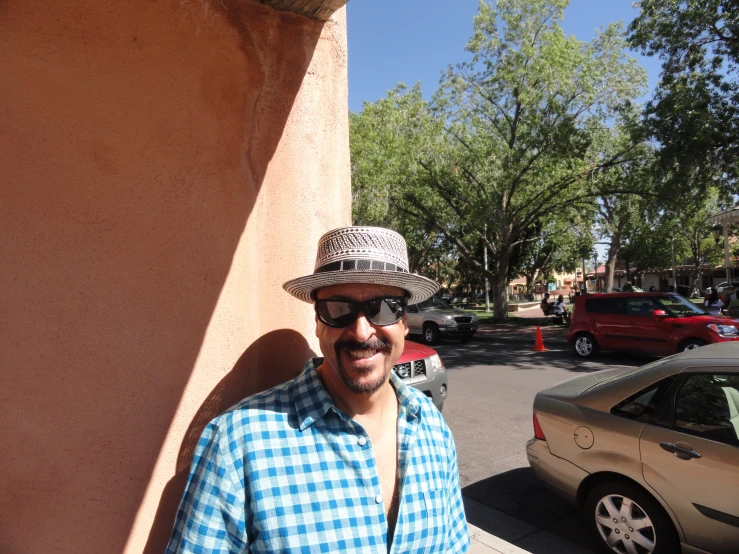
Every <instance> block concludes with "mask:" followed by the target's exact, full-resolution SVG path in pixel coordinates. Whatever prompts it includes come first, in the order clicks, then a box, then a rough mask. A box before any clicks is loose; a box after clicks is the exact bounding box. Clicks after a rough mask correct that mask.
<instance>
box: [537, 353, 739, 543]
mask: <svg viewBox="0 0 739 554" xmlns="http://www.w3.org/2000/svg"><path fill="white" fill-rule="evenodd" d="M738 414H739V343H723V344H715V345H711V346H707V347H706V348H701V349H698V350H691V351H689V352H684V353H682V354H678V355H676V356H671V357H669V358H663V359H661V360H659V361H657V362H654V363H651V364H649V365H646V366H644V367H642V368H639V369H636V370H627V371H626V372H624V371H623V370H605V371H599V372H596V373H590V374H587V375H584V376H581V377H576V378H574V379H570V380H568V381H565V382H564V383H560V384H559V385H556V386H554V387H552V388H549V389H547V390H544V391H541V392H540V393H538V394H537V395H536V398H535V400H534V418H533V420H534V421H533V423H534V438H533V439H531V440H530V441H529V442H528V443H527V445H526V453H527V456H528V460H529V464H530V465H531V468H532V469H533V471H534V473H535V474H536V475H537V476H538V477H540V478H541V479H542V480H543V481H544V482H545V483H546V484H547V485H548V486H549V487H550V488H551V489H552V490H554V491H555V492H556V493H558V494H559V495H561V496H562V497H564V498H566V499H567V500H569V501H570V502H572V503H573V504H575V505H577V506H579V507H580V509H581V510H582V514H583V521H584V522H585V525H586V527H587V529H588V531H589V533H590V534H591V535H592V538H593V539H594V540H595V541H596V543H597V544H598V545H599V548H600V551H602V552H606V553H618V554H625V553H631V554H634V553H638V554H647V553H649V554H673V553H679V552H681V549H682V552H683V553H694V554H697V553H703V554H705V553H710V554H735V553H736V552H739V415H738Z"/></svg>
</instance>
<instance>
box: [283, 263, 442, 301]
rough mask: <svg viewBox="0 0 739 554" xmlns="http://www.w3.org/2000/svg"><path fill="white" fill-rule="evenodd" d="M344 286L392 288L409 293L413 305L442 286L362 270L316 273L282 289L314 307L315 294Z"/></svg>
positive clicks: (412, 275) (396, 274) (405, 275)
mask: <svg viewBox="0 0 739 554" xmlns="http://www.w3.org/2000/svg"><path fill="white" fill-rule="evenodd" d="M344 283H362V284H371V285H388V286H391V287H398V288H401V289H403V290H406V291H408V293H409V294H410V298H409V299H408V303H409V304H417V303H418V302H423V301H424V300H426V299H427V298H430V297H431V296H433V295H434V294H435V293H436V291H438V290H439V284H438V283H437V282H436V281H432V280H431V279H429V278H427V277H422V276H421V275H416V274H415V273H401V272H399V271H382V270H361V271H327V272H325V273H314V274H312V275H306V276H305V277H298V278H297V279H292V280H291V281H288V282H286V283H284V284H283V285H282V288H283V289H285V290H286V291H287V292H289V293H290V294H292V295H293V296H294V297H295V298H298V299H300V300H302V301H303V302H308V303H313V298H311V294H313V292H314V291H316V290H318V289H320V288H323V287H329V286H331V285H341V284H344Z"/></svg>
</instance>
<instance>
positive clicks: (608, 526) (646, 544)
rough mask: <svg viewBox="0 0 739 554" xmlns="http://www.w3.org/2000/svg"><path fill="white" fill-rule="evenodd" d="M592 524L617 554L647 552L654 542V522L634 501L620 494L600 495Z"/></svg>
mask: <svg viewBox="0 0 739 554" xmlns="http://www.w3.org/2000/svg"><path fill="white" fill-rule="evenodd" d="M595 525H596V527H598V532H599V533H600V536H601V538H602V539H603V541H604V542H605V543H606V544H607V545H608V546H609V548H610V549H611V550H612V551H613V552H617V553H618V554H651V553H652V552H654V548H655V545H656V544H657V535H656V532H655V530H654V524H652V520H651V519H649V516H648V515H647V513H646V512H645V511H644V510H643V509H642V508H641V506H639V505H638V504H637V503H636V502H634V501H633V500H631V499H630V498H626V497H625V496H621V495H616V494H612V495H608V496H606V497H604V498H601V500H600V502H598V504H597V505H596V507H595Z"/></svg>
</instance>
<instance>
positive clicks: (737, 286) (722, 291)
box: [716, 281, 739, 297]
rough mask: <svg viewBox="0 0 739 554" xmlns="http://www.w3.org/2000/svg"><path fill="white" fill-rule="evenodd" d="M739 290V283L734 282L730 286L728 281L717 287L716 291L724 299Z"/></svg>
mask: <svg viewBox="0 0 739 554" xmlns="http://www.w3.org/2000/svg"><path fill="white" fill-rule="evenodd" d="M737 290H739V282H737V281H732V282H731V284H729V282H728V281H724V282H723V283H719V284H718V285H716V291H717V292H718V294H719V296H721V297H724V296H725V295H727V294H732V293H734V292H736V291H737Z"/></svg>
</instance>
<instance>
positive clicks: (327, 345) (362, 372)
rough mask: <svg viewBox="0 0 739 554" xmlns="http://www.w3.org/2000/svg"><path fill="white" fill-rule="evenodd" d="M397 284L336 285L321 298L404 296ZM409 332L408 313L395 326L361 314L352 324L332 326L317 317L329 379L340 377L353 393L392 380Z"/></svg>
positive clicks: (370, 390) (368, 391) (369, 390)
mask: <svg viewBox="0 0 739 554" xmlns="http://www.w3.org/2000/svg"><path fill="white" fill-rule="evenodd" d="M404 295H405V291H404V290H403V289H400V288H397V287H390V286H385V285H369V284H353V283H348V284H343V285H332V286H330V287H325V288H322V289H319V290H318V291H317V293H316V298H317V299H319V300H354V301H360V302H362V301H367V300H372V299H373V298H379V297H386V296H404ZM407 334H408V325H407V323H406V316H403V319H401V320H400V321H398V322H396V323H393V324H392V325H385V326H379V325H374V324H372V323H371V322H370V321H369V319H367V316H366V314H364V313H360V314H359V317H357V320H356V321H355V322H354V323H352V324H350V325H349V326H348V327H342V328H336V327H329V326H328V325H326V324H324V323H323V322H321V321H320V320H319V319H318V317H316V337H318V340H319V343H320V345H321V352H322V353H323V356H324V362H323V363H324V366H325V368H324V369H325V370H327V371H328V372H330V375H327V376H326V378H329V379H331V380H334V379H335V378H338V379H339V380H340V381H341V383H343V385H344V386H345V387H346V388H347V389H349V390H350V391H352V392H355V393H360V394H361V393H365V394H371V393H373V392H375V391H376V390H378V389H379V388H380V387H381V386H382V385H383V384H384V383H385V382H386V381H387V379H388V377H389V375H390V371H391V370H392V367H393V365H395V362H396V361H397V360H398V358H399V357H400V355H401V354H402V353H403V346H404V343H405V336H406V335H407Z"/></svg>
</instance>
